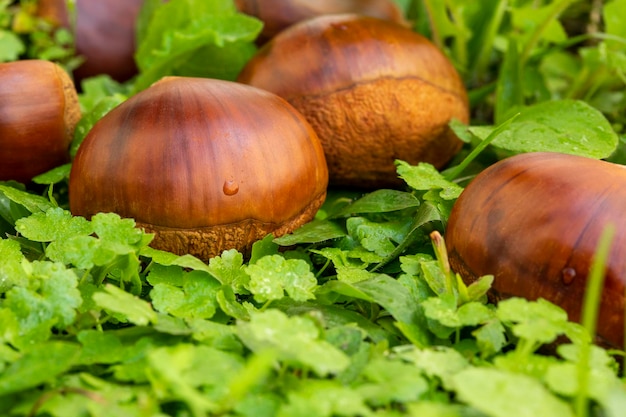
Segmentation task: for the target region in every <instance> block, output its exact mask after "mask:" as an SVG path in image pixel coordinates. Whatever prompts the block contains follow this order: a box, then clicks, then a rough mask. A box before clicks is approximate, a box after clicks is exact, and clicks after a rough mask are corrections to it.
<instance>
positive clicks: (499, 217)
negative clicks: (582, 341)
mask: <svg viewBox="0 0 626 417" xmlns="http://www.w3.org/2000/svg"><path fill="white" fill-rule="evenodd" d="M625 207H626V167H623V166H621V165H615V164H611V163H608V162H604V161H599V160H594V159H590V158H584V157H580V156H571V155H564V154H558V153H529V154H522V155H517V156H514V157H511V158H508V159H505V160H502V161H500V162H497V163H496V164H494V165H492V166H490V167H489V168H487V169H485V170H484V171H483V172H481V173H480V174H479V175H478V176H477V177H476V178H475V179H474V180H473V181H472V182H471V183H470V184H469V185H468V186H467V188H466V189H465V190H464V191H463V193H462V194H461V196H460V197H459V199H458V200H457V202H456V203H455V205H454V208H453V210H452V213H451V215H450V220H449V223H448V227H447V231H446V235H445V238H446V242H447V245H448V250H449V257H450V264H451V266H452V268H453V269H454V270H455V271H457V272H459V273H460V274H461V275H462V277H463V278H464V279H465V280H467V281H470V282H471V281H473V280H475V279H476V278H477V277H479V276H481V275H485V274H493V275H494V276H495V280H494V284H493V290H494V291H493V294H492V295H493V297H494V299H496V300H497V299H501V298H507V297H512V296H518V297H525V298H528V299H533V300H534V299H538V298H544V299H546V300H548V301H551V302H553V303H555V304H557V305H559V306H561V307H562V308H564V309H565V310H566V311H567V312H568V314H569V317H570V319H571V320H574V321H578V320H580V314H581V307H582V302H583V297H584V293H585V288H586V284H587V283H586V281H587V275H588V273H589V268H590V265H591V261H592V257H593V256H594V253H595V250H596V246H597V244H598V239H599V236H600V235H601V233H602V232H603V230H604V228H605V227H606V226H607V225H608V224H613V225H614V226H615V228H616V231H617V233H616V236H615V239H614V241H613V243H612V250H611V253H610V257H609V260H608V263H607V265H606V267H607V269H606V277H605V284H604V290H603V292H602V299H601V305H600V316H599V322H598V327H597V332H598V335H599V337H600V339H602V340H604V341H605V342H608V343H609V344H610V345H612V346H615V347H623V346H624V283H625V281H626V216H625V215H624V208H625Z"/></svg>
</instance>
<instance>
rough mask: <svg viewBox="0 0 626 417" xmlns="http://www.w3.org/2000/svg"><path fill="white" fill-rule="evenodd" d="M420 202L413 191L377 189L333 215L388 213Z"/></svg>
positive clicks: (417, 204) (415, 205) (414, 205)
mask: <svg viewBox="0 0 626 417" xmlns="http://www.w3.org/2000/svg"><path fill="white" fill-rule="evenodd" d="M419 204H420V202H419V200H418V199H417V197H415V196H414V195H413V194H411V193H407V192H404V191H397V190H385V189H383V190H376V191H372V192H371V193H368V194H366V195H364V196H363V197H361V198H359V199H358V200H356V201H354V202H352V203H351V204H349V205H347V206H345V207H343V208H342V209H341V210H339V211H338V212H336V213H333V217H342V216H350V215H354V214H363V213H388V212H391V211H398V210H404V209H407V208H413V207H417V206H419Z"/></svg>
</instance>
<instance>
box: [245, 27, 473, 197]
mask: <svg viewBox="0 0 626 417" xmlns="http://www.w3.org/2000/svg"><path fill="white" fill-rule="evenodd" d="M238 81H240V82H243V83H246V84H250V85H253V86H255V87H260V88H263V89H265V90H268V91H271V92H273V93H276V94H278V95H279V96H281V97H283V98H285V99H286V100H287V101H288V102H290V103H291V104H292V105H293V106H294V107H295V108H297V109H298V110H300V112H301V113H302V114H304V116H305V117H306V118H307V120H308V121H309V122H310V123H311V124H312V125H313V128H314V129H315V130H316V132H317V134H318V136H319V137H320V140H321V141H322V145H323V146H324V151H325V152H326V159H327V161H328V167H329V174H330V181H331V183H332V184H335V185H349V186H355V187H364V188H372V187H376V188H381V187H387V186H398V185H400V184H401V182H400V181H399V180H398V178H397V175H396V167H395V165H394V161H395V160H396V159H401V160H404V161H406V162H409V163H418V162H422V161H425V162H429V163H431V164H433V165H435V166H436V167H442V166H443V165H445V164H446V163H447V162H448V161H449V160H450V159H451V157H452V156H453V155H454V154H456V153H457V152H458V151H459V150H460V148H461V146H462V143H461V141H460V140H459V139H458V138H457V137H456V136H455V135H454V134H453V132H452V131H451V130H450V129H449V127H448V122H449V121H450V119H452V118H457V119H459V120H461V121H463V122H467V121H468V119H469V109H468V101H467V93H466V90H465V87H464V85H463V83H462V81H461V79H460V77H459V75H458V73H457V72H456V70H455V69H454V67H453V66H452V64H451V63H450V61H449V60H448V59H447V58H446V57H445V56H444V55H443V53H441V52H440V51H439V50H438V49H437V48H436V47H435V46H434V45H433V44H432V43H431V42H430V41H428V40H427V39H426V38H425V37H423V36H421V35H419V34H417V33H415V32H413V31H411V30H409V29H407V28H405V27H403V26H401V25H399V24H396V23H393V22H388V21H384V20H380V19H376V18H372V17H365V16H357V15H332V16H330V15H329V16H321V17H316V18H313V19H310V20H307V21H305V22H301V23H298V24H296V25H294V26H291V27H289V28H288V29H285V30H284V31H283V32H281V33H280V34H278V35H277V36H276V37H274V38H273V39H272V40H271V41H270V42H268V43H267V44H265V46H263V47H262V48H261V49H260V50H259V51H258V53H257V54H256V56H254V57H253V58H252V59H251V60H250V61H249V62H248V64H247V65H246V66H245V67H244V68H243V70H242V72H241V74H240V75H239V77H238Z"/></svg>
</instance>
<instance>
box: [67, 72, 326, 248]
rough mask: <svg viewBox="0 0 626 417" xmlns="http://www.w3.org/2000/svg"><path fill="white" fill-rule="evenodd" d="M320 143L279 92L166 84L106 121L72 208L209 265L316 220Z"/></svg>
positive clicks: (78, 177)
mask: <svg viewBox="0 0 626 417" xmlns="http://www.w3.org/2000/svg"><path fill="white" fill-rule="evenodd" d="M327 183H328V171H327V168H326V161H325V159H324V153H323V149H322V147H321V144H320V142H319V140H318V138H317V136H316V134H315V132H314V131H313V129H312V128H311V126H310V125H309V124H308V123H307V121H306V120H305V119H304V117H303V116H302V115H301V114H300V113H298V112H297V111H296V110H295V109H294V108H293V107H292V106H291V105H289V103H287V102H286V101H284V100H283V99H281V98H280V97H278V96H276V95H274V94H271V93H269V92H266V91H263V90H260V89H257V88H254V87H250V86H247V85H243V84H238V83H234V82H228V81H220V80H214V79H206V78H187V77H166V78H164V79H162V80H161V81H158V82H157V83H155V84H153V85H152V86H151V87H149V88H148V89H146V90H144V91H142V92H140V93H138V94H136V95H135V96H133V97H131V98H130V99H128V100H127V101H125V102H123V103H122V104H120V105H119V106H118V107H116V108H114V109H113V110H112V111H111V112H109V113H108V114H107V115H106V116H104V117H103V118H102V119H100V120H99V121H98V122H97V123H96V124H95V125H94V127H93V128H92V130H91V131H90V132H89V133H88V135H87V136H86V138H85V140H84V141H83V143H82V144H81V146H80V148H79V149H78V152H77V154H76V157H75V159H74V162H73V166H72V171H71V173H70V183H69V197H70V210H71V211H72V213H73V214H75V215H81V216H85V217H90V216H92V215H94V214H96V213H98V212H115V213H117V214H119V215H120V216H122V217H129V218H134V219H135V221H136V223H137V225H138V226H139V227H143V228H144V229H145V230H146V231H148V232H154V233H155V234H156V236H155V238H154V240H153V242H152V246H153V247H155V248H158V249H163V250H167V251H171V252H174V253H177V254H181V255H182V254H187V253H190V254H192V255H195V256H198V257H200V258H201V259H208V258H210V257H212V256H215V255H219V254H220V253H221V252H222V251H223V250H225V249H231V248H234V249H237V250H240V251H242V252H244V253H248V252H249V250H250V248H251V245H252V243H254V242H255V241H256V240H259V239H261V238H263V237H264V236H266V235H267V234H269V233H273V234H274V235H276V236H279V235H282V234H285V233H288V232H290V231H292V230H294V229H295V228H297V227H299V226H300V225H302V224H304V223H305V222H307V221H309V220H311V219H312V218H313V216H314V215H315V213H316V211H317V209H318V208H319V207H320V206H321V204H322V203H323V201H324V198H325V196H326V186H327Z"/></svg>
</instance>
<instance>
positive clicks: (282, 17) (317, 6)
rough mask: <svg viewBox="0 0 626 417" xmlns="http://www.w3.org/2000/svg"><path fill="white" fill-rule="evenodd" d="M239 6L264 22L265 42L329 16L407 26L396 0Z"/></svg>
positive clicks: (244, 2)
mask: <svg viewBox="0 0 626 417" xmlns="http://www.w3.org/2000/svg"><path fill="white" fill-rule="evenodd" d="M235 5H236V6H237V9H238V10H239V11H240V12H242V13H245V14H249V15H251V16H254V17H256V18H258V19H259V20H261V21H263V30H262V31H261V34H260V36H259V40H260V42H261V43H264V42H267V41H268V40H269V39H271V38H272V37H274V36H275V35H276V34H277V33H279V32H280V31H282V30H284V29H286V28H287V27H289V26H291V25H293V24H295V23H298V22H300V21H303V20H306V19H310V18H313V17H316V16H321V15H326V14H341V13H357V14H362V15H365V16H372V17H377V18H379V19H386V20H391V21H393V22H397V23H401V24H405V25H406V21H405V20H404V16H403V14H402V10H400V8H399V7H398V5H397V4H396V3H395V2H394V1H393V0H316V1H315V2H313V1H307V0H235Z"/></svg>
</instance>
